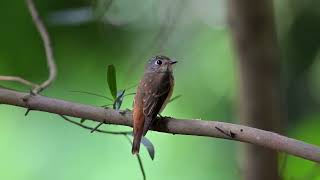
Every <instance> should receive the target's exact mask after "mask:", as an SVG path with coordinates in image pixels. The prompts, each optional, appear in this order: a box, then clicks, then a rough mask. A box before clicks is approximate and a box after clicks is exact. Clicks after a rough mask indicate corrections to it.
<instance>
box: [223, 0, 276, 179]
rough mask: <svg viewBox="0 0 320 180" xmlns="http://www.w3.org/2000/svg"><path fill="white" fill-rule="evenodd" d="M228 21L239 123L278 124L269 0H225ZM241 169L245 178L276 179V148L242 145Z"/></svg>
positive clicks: (266, 127)
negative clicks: (236, 69)
mask: <svg viewBox="0 0 320 180" xmlns="http://www.w3.org/2000/svg"><path fill="white" fill-rule="evenodd" d="M228 21H229V26H230V30H231V36H232V40H233V44H234V47H235V51H236V53H235V54H236V56H237V59H238V60H237V64H238V71H239V73H238V75H239V81H240V84H239V86H240V87H239V88H240V90H239V91H240V92H239V95H240V107H239V109H240V118H241V121H242V123H244V124H246V125H248V126H252V127H256V128H260V129H264V130H268V131H276V130H277V129H278V128H279V121H280V116H281V109H282V107H281V105H282V100H281V93H280V63H279V57H278V55H279V54H278V50H277V42H276V33H275V26H274V17H273V3H272V1H270V0H259V1H256V0H240V1H239V0H228ZM243 150H244V152H243V153H242V154H241V157H242V159H241V160H242V161H241V170H242V173H243V179H246V180H270V179H272V180H277V179H280V178H279V175H278V158H277V152H275V151H271V150H268V149H265V148H262V147H257V146H254V145H245V147H244V149H243Z"/></svg>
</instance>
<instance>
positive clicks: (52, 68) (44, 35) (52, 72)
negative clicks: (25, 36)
mask: <svg viewBox="0 0 320 180" xmlns="http://www.w3.org/2000/svg"><path fill="white" fill-rule="evenodd" d="M26 3H27V6H28V9H29V11H30V14H31V16H32V20H33V23H34V24H35V26H36V28H37V30H38V32H39V33H40V36H41V39H42V41H43V45H44V49H45V53H46V58H47V66H48V69H49V77H48V79H47V80H46V81H44V82H43V83H42V84H40V85H39V86H37V87H36V88H34V89H33V91H32V92H33V93H34V94H38V93H40V92H41V91H42V90H44V89H46V88H47V87H48V86H50V85H51V84H52V82H53V81H54V80H55V78H56V76H57V67H56V64H55V61H54V57H53V52H52V47H51V41H50V36H49V34H48V31H47V29H46V27H45V26H44V24H43V22H42V20H41V18H40V16H39V14H38V11H37V9H36V7H35V5H34V3H33V0H26Z"/></svg>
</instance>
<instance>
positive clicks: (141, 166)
mask: <svg viewBox="0 0 320 180" xmlns="http://www.w3.org/2000/svg"><path fill="white" fill-rule="evenodd" d="M60 117H62V118H63V119H64V120H66V121H68V122H70V123H72V124H75V125H77V126H80V127H82V128H84V129H88V130H91V131H93V130H94V128H92V127H89V126H86V125H83V124H81V123H78V122H76V121H73V120H71V119H69V118H67V117H66V116H64V115H60ZM95 131H96V132H100V133H104V134H112V135H123V136H124V137H125V138H126V139H127V140H128V142H129V143H130V145H132V142H131V139H130V138H129V136H128V134H131V132H130V131H122V132H121V131H120V132H113V131H105V130H100V129H98V128H97V129H95ZM137 160H138V162H139V167H140V170H141V173H142V176H143V180H146V173H145V171H144V167H143V163H142V160H141V157H140V155H139V154H137Z"/></svg>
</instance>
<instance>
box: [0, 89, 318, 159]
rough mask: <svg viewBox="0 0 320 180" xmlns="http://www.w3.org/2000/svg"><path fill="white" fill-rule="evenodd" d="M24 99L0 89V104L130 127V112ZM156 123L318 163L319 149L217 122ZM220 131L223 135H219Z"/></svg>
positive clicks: (176, 131)
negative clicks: (245, 143)
mask: <svg viewBox="0 0 320 180" xmlns="http://www.w3.org/2000/svg"><path fill="white" fill-rule="evenodd" d="M26 95H28V94H27V93H21V92H17V91H13V90H8V89H3V88H0V103H1V104H8V105H14V106H19V107H24V108H29V109H32V110H37V111H44V112H50V113H55V114H60V115H67V116H72V117H78V118H85V119H91V120H93V121H97V122H105V123H107V124H116V125H124V126H130V127H131V126H132V119H131V111H129V110H128V111H125V112H123V113H119V112H117V111H115V110H113V109H104V108H101V107H94V106H89V105H84V104H78V103H73V102H68V101H64V100H59V99H53V98H48V97H44V96H40V95H36V96H32V97H31V98H28V99H27V101H26V100H24V99H25V98H24V97H25V96H26ZM156 122H157V123H156V124H155V125H154V127H153V128H152V130H154V131H158V132H164V133H171V134H182V135H194V136H207V137H215V138H224V139H231V140H236V141H241V142H247V143H250V144H255V145H259V146H263V147H266V148H269V149H273V150H276V151H281V152H285V153H288V154H291V155H294V156H298V157H301V158H304V159H308V160H311V161H315V162H318V163H320V147H318V146H315V145H312V144H308V143H305V142H303V141H299V140H295V139H292V138H288V137H285V136H282V135H280V134H277V133H273V132H269V131H264V130H260V129H256V128H251V127H248V126H243V125H237V124H231V123H225V122H218V121H206V120H189V119H174V118H165V119H161V121H156ZM221 130H222V131H224V132H225V133H222V132H221Z"/></svg>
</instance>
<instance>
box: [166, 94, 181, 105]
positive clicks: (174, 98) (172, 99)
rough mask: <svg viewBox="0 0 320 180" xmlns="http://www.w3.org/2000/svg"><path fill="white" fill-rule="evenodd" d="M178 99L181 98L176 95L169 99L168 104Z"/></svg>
mask: <svg viewBox="0 0 320 180" xmlns="http://www.w3.org/2000/svg"><path fill="white" fill-rule="evenodd" d="M180 97H181V95H177V96H175V97H173V98H171V99H170V101H169V102H168V103H171V102H172V101H175V100H177V99H178V98H180Z"/></svg>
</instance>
